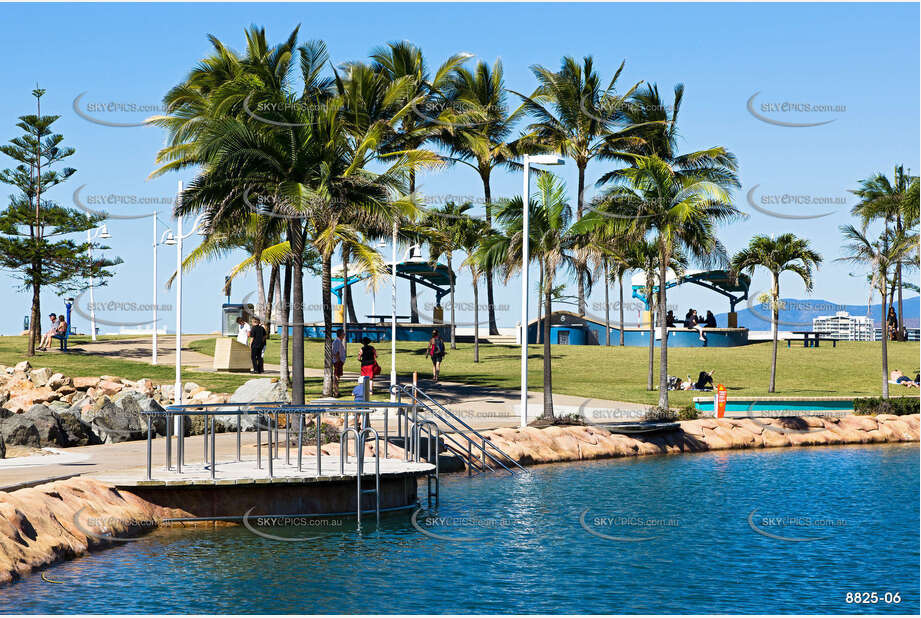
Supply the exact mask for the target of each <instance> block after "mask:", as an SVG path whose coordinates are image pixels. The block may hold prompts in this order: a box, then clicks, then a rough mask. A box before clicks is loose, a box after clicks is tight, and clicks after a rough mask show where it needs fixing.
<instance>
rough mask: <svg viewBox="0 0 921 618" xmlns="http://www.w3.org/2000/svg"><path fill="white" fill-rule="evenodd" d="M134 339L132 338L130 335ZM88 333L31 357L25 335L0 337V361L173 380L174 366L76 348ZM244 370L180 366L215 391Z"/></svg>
mask: <svg viewBox="0 0 921 618" xmlns="http://www.w3.org/2000/svg"><path fill="white" fill-rule="evenodd" d="M123 338H124V337H119V336H117V335H115V336H110V335H105V336H101V337H97V339H99V340H102V341H105V340H116V339H123ZM134 338H136V337H134ZM89 340H90V338H89V336H88V335H87V336H82V335H78V336H72V337H70V339H69V340H68V347H70V348H71V351H69V352H60V351H58V350H57V345H58V344H57V342H56V341H55V343H54V347H53V348H52V349H50V350H49V351H48V352H36V354H35V356H33V357H32V358H29V357H27V356H26V350H27V338H26V337H22V336H15V337H0V364H3V365H8V366H13V365H15V364H16V363H18V362H20V361H23V360H28V361H29V363H30V364H31V365H32V366H33V367H48V368H50V369H51V370H52V371H58V372H60V373H63V374H64V375H67V376H71V377H73V376H100V375H111V376H118V377H121V378H125V379H128V380H139V379H140V378H150V379H151V380H153V381H154V382H156V383H159V384H172V383H173V382H174V381H175V377H176V369H175V366H174V365H157V366H152V365H150V364H149V363H146V362H143V361H134V360H122V359H113V358H106V357H104V356H97V355H95V354H87V353H84V352H81V351H80V349H79V348H80V347H81V344H84V343H87V342H88V341H89ZM210 342H211V353H212V354H213V353H214V340H213V339H211V340H210ZM251 378H252V376H251V375H249V374H247V373H240V374H226V373H212V372H207V371H193V370H191V369H183V372H182V379H183V381H184V382H195V383H196V384H198V385H200V386H204V387H205V388H207V389H208V390H211V391H214V392H216V393H232V392H233V391H234V390H235V389H236V388H237V387H238V386H240V385H241V384H243V383H244V382H246V381H247V380H249V379H251ZM307 388H308V393H312V394H313V395H316V396H319V393H320V391H321V390H322V380H318V379H312V380H308V385H307Z"/></svg>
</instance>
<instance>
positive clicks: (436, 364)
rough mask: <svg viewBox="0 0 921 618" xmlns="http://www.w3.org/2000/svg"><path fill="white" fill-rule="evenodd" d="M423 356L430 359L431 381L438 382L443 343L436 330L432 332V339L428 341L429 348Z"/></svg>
mask: <svg viewBox="0 0 921 618" xmlns="http://www.w3.org/2000/svg"><path fill="white" fill-rule="evenodd" d="M425 355H426V356H430V357H431V358H432V379H433V380H435V382H438V375H439V374H440V373H441V361H442V359H444V357H445V343H444V341H442V340H441V335H440V334H439V333H438V331H437V330H433V331H432V338H431V339H429V347H428V349H427V350H426V351H425Z"/></svg>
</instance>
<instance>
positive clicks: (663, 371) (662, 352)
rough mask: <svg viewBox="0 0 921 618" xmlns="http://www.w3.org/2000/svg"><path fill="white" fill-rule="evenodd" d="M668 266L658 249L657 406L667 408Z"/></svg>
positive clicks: (664, 256)
mask: <svg viewBox="0 0 921 618" xmlns="http://www.w3.org/2000/svg"><path fill="white" fill-rule="evenodd" d="M667 266H668V255H666V253H665V251H664V250H660V251H659V333H660V335H661V339H662V340H661V341H660V342H659V408H661V409H662V410H668V328H667V327H666V326H665V307H666V306H667V304H666V296H665V294H666V293H665V270H666V267H667Z"/></svg>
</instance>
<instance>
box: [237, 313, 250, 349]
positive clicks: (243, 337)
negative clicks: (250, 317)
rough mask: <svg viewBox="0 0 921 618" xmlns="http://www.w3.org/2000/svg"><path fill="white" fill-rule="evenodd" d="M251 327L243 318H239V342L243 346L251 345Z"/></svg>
mask: <svg viewBox="0 0 921 618" xmlns="http://www.w3.org/2000/svg"><path fill="white" fill-rule="evenodd" d="M249 330H250V326H249V324H247V323H246V320H244V319H243V318H242V317H239V318H237V342H238V343H242V344H243V345H247V346H248V345H249Z"/></svg>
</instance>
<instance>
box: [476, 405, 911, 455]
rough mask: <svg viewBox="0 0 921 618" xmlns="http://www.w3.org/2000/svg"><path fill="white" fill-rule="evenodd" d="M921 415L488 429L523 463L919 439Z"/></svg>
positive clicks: (742, 419) (496, 440)
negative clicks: (651, 427)
mask: <svg viewBox="0 0 921 618" xmlns="http://www.w3.org/2000/svg"><path fill="white" fill-rule="evenodd" d="M919 418H921V415H919V414H909V415H905V416H895V415H892V414H880V415H878V416H854V415H848V416H843V417H818V416H803V417H800V416H789V417H781V418H704V419H696V420H692V421H681V423H680V428H678V429H675V430H672V431H663V432H659V433H653V434H635V435H623V434H618V433H611V432H609V431H607V430H605V429H603V428H601V427H597V426H592V425H585V426H574V425H569V426H554V427H546V428H543V429H537V428H534V427H525V428H524V429H514V428H508V429H505V428H503V429H494V430H491V431H487V432H484V435H485V436H486V437H487V438H489V440H491V441H492V442H493V443H494V444H495V445H496V446H498V447H499V448H500V449H502V450H503V451H505V452H506V453H508V455H509V456H510V457H512V458H514V459H516V460H517V461H518V462H519V463H521V464H522V465H534V464H545V463H557V462H566V461H585V460H590V459H603V458H613V457H635V456H638V455H668V454H679V453H700V452H704V451H715V450H725V449H755V448H774V447H784V446H822V445H835V444H871V443H882V442H918V441H919V437H921V436H919Z"/></svg>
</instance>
